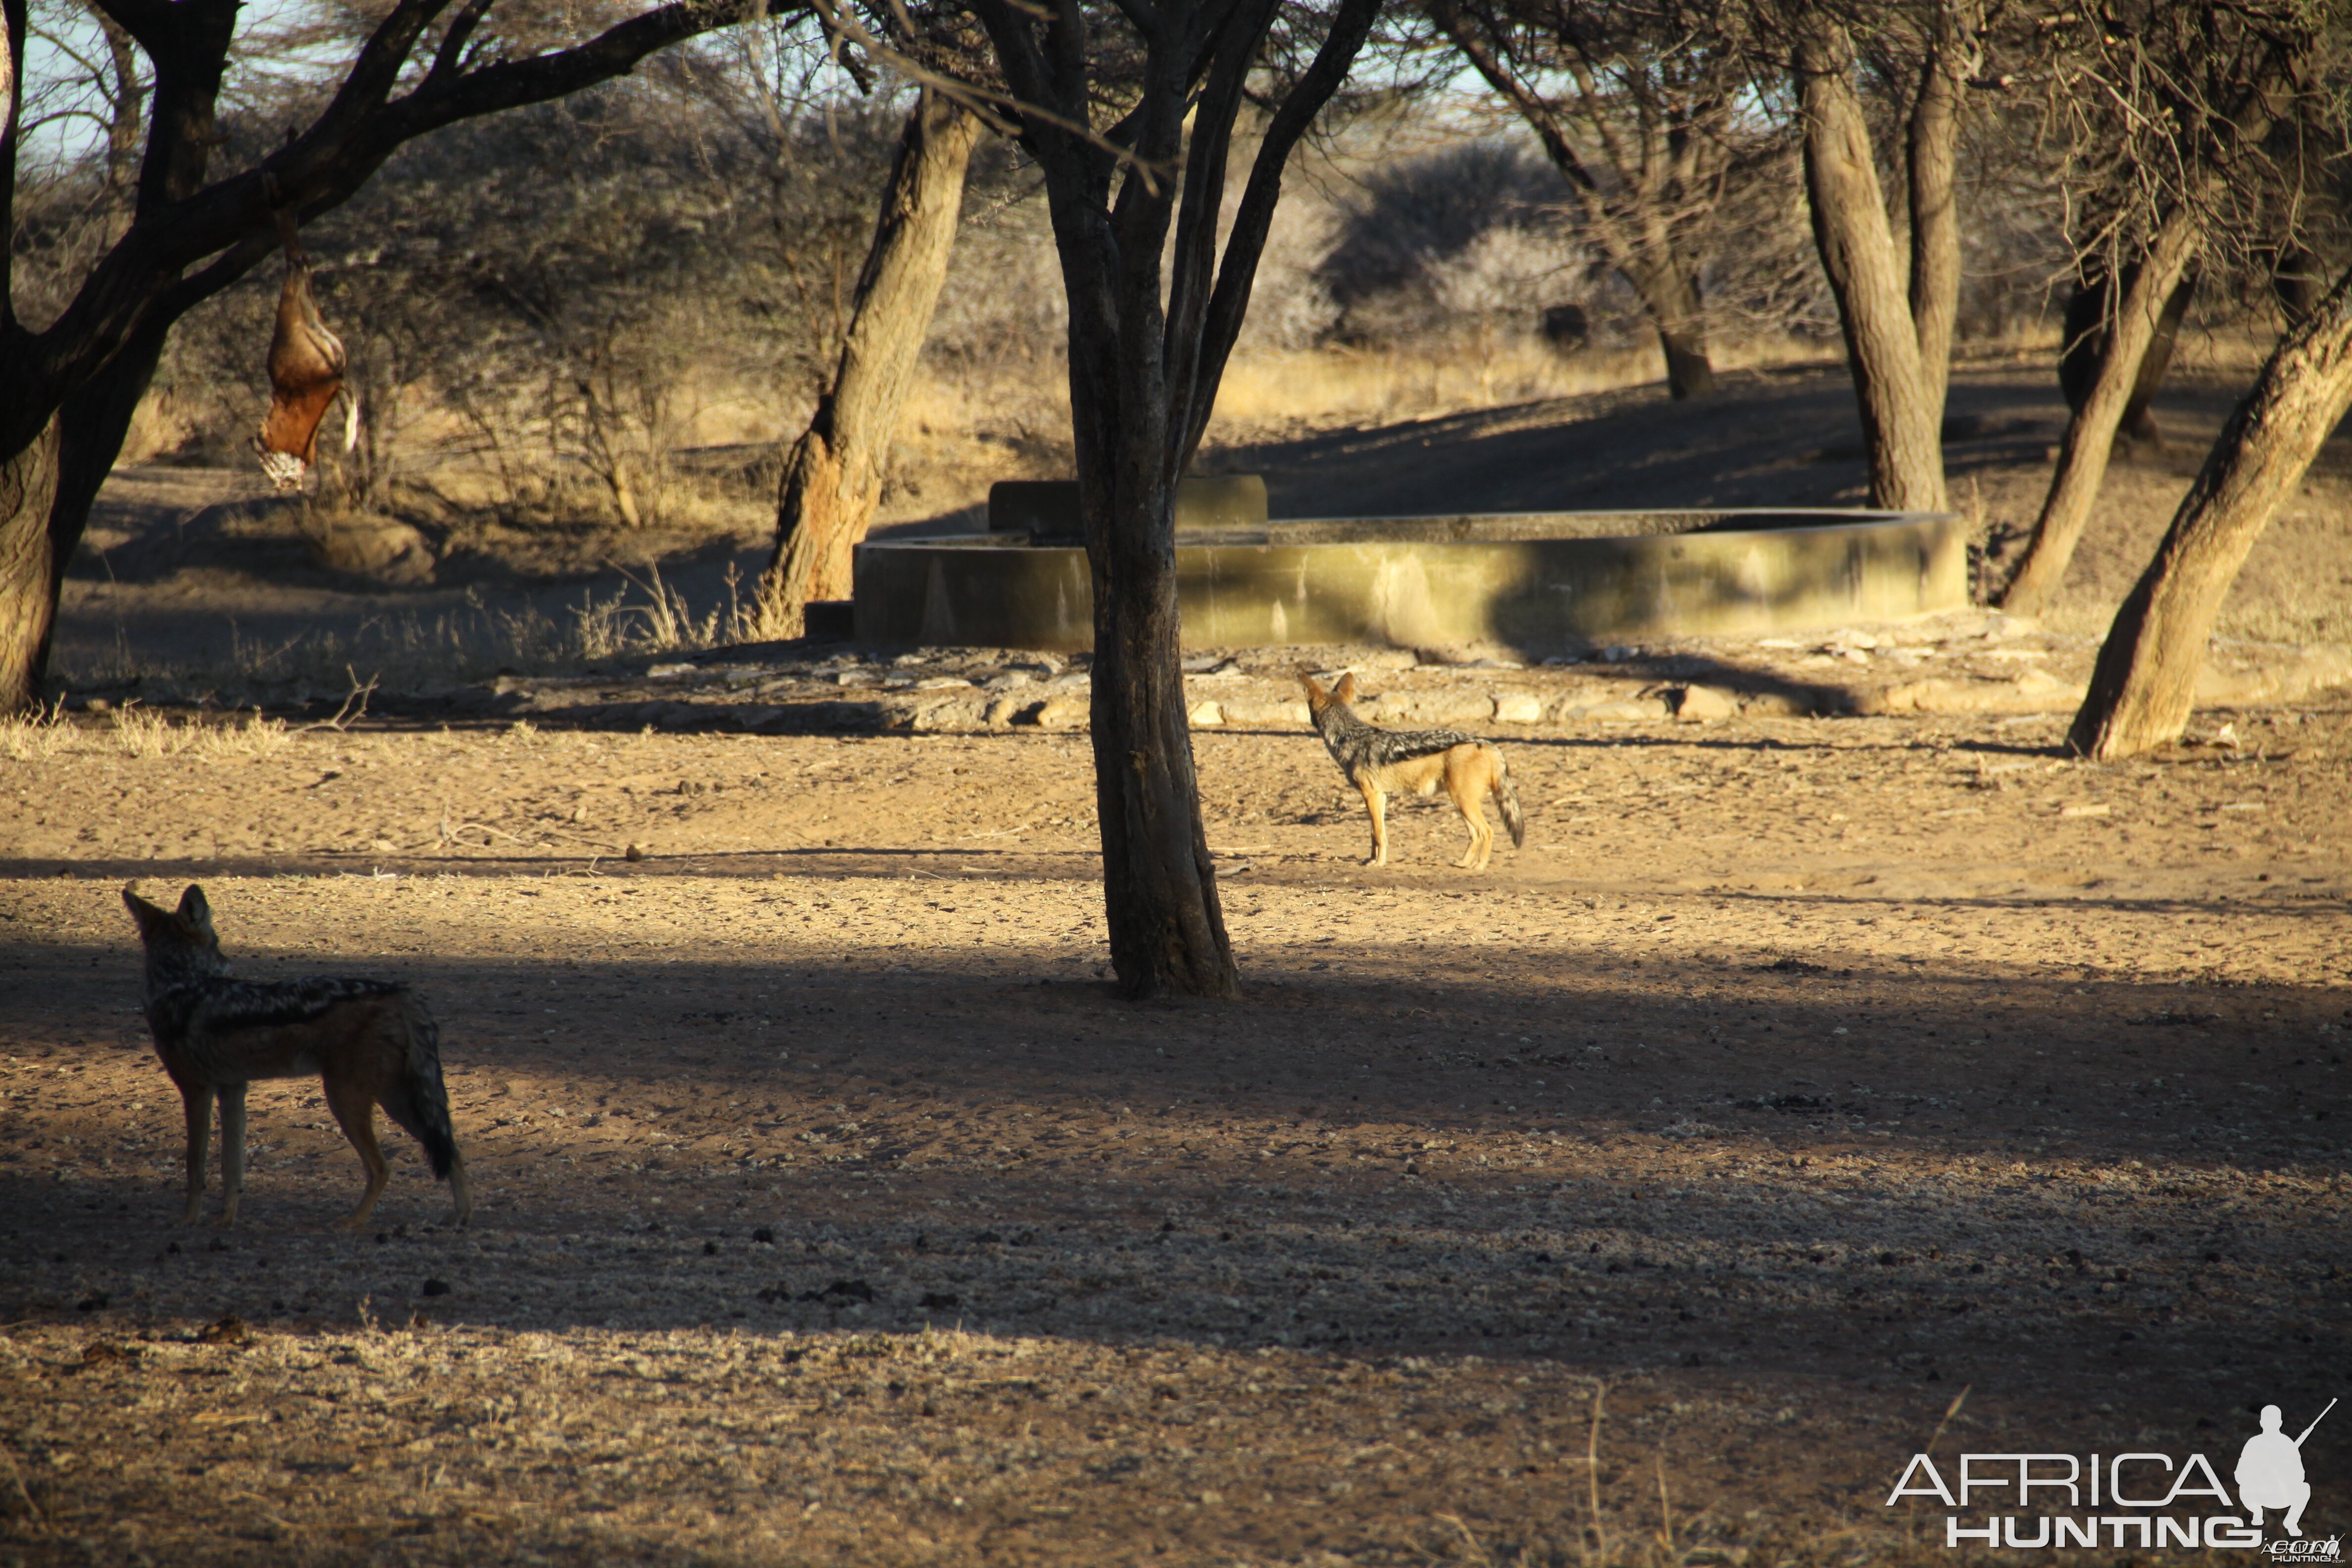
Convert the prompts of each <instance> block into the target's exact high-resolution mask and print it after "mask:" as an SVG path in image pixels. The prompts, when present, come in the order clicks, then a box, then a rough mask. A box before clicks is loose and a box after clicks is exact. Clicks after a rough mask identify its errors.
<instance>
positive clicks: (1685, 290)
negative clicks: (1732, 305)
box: [1617, 254, 1715, 402]
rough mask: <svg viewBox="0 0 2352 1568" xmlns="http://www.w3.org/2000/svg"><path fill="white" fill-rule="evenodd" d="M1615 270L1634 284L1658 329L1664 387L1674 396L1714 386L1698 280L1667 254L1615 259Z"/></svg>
mask: <svg viewBox="0 0 2352 1568" xmlns="http://www.w3.org/2000/svg"><path fill="white" fill-rule="evenodd" d="M1617 270H1618V271H1619V272H1620V273H1621V274H1622V275H1623V277H1624V279H1625V280H1626V281H1627V282H1628V283H1630V284H1632V285H1633V292H1634V294H1635V296H1636V297H1637V298H1639V299H1640V300H1641V301H1642V309H1643V310H1645V311H1647V312H1648V313H1649V317H1650V323H1651V325H1653V326H1654V327H1655V328H1656V329H1657V331H1658V346H1659V347H1660V348H1662V349H1664V351H1665V355H1666V391H1667V393H1668V394H1669V395H1671V396H1673V397H1674V398H1675V400H1676V401H1678V402H1679V401H1681V400H1683V399H1685V398H1691V397H1706V396H1707V395H1710V394H1712V393H1713V392H1714V391H1715V365H1714V364H1713V363H1712V362H1710V361H1709V360H1708V359H1707V357H1706V315H1705V314H1704V312H1702V311H1701V310H1700V308H1699V300H1698V285H1697V284H1696V282H1694V281H1693V280H1692V279H1691V277H1690V275H1689V274H1688V272H1686V271H1685V269H1684V268H1682V267H1680V266H1678V265H1677V264H1676V263H1675V258H1674V257H1673V256H1672V255H1671V254H1669V255H1667V256H1665V257H1664V258H1663V259H1660V258H1647V257H1645V258H1638V259H1637V258H1635V257H1633V255H1631V254H1628V255H1626V256H1625V257H1623V258H1622V259H1620V260H1619V262H1618V265H1617Z"/></svg>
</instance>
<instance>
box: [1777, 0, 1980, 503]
mask: <svg viewBox="0 0 2352 1568" xmlns="http://www.w3.org/2000/svg"><path fill="white" fill-rule="evenodd" d="M1852 63H1853V47H1852V45H1851V44H1850V43H1849V42H1848V41H1847V39H1846V37H1845V35H1844V33H1843V31H1842V30H1840V29H1839V28H1837V27H1836V26H1834V25H1833V24H1831V23H1828V22H1822V21H1816V22H1814V23H1813V24H1812V25H1811V26H1809V27H1808V29H1807V30H1806V32H1805V34H1804V36H1803V37H1801V39H1800V40H1799V42H1798V46H1797V58H1796V74H1797V97H1798V105H1799V109H1800V110H1801V114H1802V116H1803V121H1804V144H1805V194H1806V196H1807V199H1808V205H1810V206H1811V208H1812V220H1813V243H1814V245H1815V246H1816V247H1817V248H1818V249H1819V250H1820V252H1821V258H1822V270H1823V271H1824V272H1825V273H1827V274H1828V275H1829V280H1830V288H1831V289H1832V292H1834V293H1835V294H1836V296H1837V301H1838V321H1839V324H1840V326H1841V327H1842V328H1843V331H1844V333H1845V348H1846V363H1847V364H1848V366H1849V367H1850V368H1851V369H1852V371H1853V385H1854V396H1855V399H1856V401H1857V402H1858V403H1859V404H1860V405H1861V408H1862V427H1863V436H1864V440H1865V441H1866V443H1867V445H1868V447H1869V452H1870V501H1871V504H1872V505H1873V506H1877V507H1887V508H1893V509H1896V510H1906V511H1941V510H1943V509H1944V451H1943V432H1942V410H1943V401H1944V398H1943V388H1942V368H1943V367H1942V366H1941V365H1937V366H1936V367H1934V374H1932V375H1931V374H1930V367H1929V366H1928V364H1927V361H1926V360H1925V359H1924V358H1923V356H1922V354H1921V352H1920V330H1919V325H1918V323H1917V322H1916V321H1915V320H1914V319H1913V316H1912V312H1911V309H1910V306H1909V304H1908V302H1907V301H1906V298H1905V289H1904V279H1903V271H1904V268H1903V266H1902V262H1901V253H1900V252H1899V251H1898V250H1897V249H1896V248H1895V235H1894V231H1893V230H1892V229H1891V228H1890V227H1889V226H1888V224H1887V221H1886V202H1885V194H1884V192H1883V190H1882V189H1881V187H1880V185H1879V183H1878V169H1877V163H1876V160H1875V154H1874V151H1873V149H1872V146H1871V142H1870V126H1869V122H1868V121H1867V120H1866V119H1865V118H1864V114H1863V109H1862V101H1861V100H1860V99H1859V98H1858V97H1857V96H1856V95H1855V93H1854V89H1853V83H1852V82H1851V81H1849V80H1848V79H1847V71H1848V70H1849V68H1851V66H1852ZM1955 276H1957V274H1955ZM1948 341H1949V340H1948V338H1947V339H1946V343H1947V349H1948Z"/></svg>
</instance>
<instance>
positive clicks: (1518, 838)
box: [1495, 752, 1528, 849]
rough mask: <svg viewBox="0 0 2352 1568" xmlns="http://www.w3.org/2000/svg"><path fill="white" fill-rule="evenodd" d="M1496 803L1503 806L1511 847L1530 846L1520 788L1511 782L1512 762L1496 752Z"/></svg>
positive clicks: (1504, 822) (1521, 847)
mask: <svg viewBox="0 0 2352 1568" xmlns="http://www.w3.org/2000/svg"><path fill="white" fill-rule="evenodd" d="M1495 803H1496V805H1500V806H1501V807H1502V808H1503V826H1505V827H1507V828H1509V829H1510V831H1511V847H1512V848H1514V849H1524V848H1526V847H1527V846H1528V819H1527V818H1526V817H1525V816H1522V815H1520V812H1519V788H1518V785H1517V784H1513V783H1512V782H1511V764H1510V763H1507V762H1505V761H1504V760H1503V754H1502V753H1501V752H1496V753H1495Z"/></svg>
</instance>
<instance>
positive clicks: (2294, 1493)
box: [2237, 1399, 2336, 1535]
mask: <svg viewBox="0 0 2352 1568" xmlns="http://www.w3.org/2000/svg"><path fill="white" fill-rule="evenodd" d="M2335 1408H2336V1401H2334V1400H2333V1399H2331V1400H2329V1401H2328V1402H2327V1410H2333V1409H2335ZM2327 1410H2323V1411H2321V1412H2320V1413H2319V1414H2318V1415H2315V1416H2314V1417H2312V1421H2311V1426H2306V1427H2305V1428H2304V1429H2303V1432H2302V1435H2301V1436H2294V1437H2290V1436H2287V1435H2286V1434H2285V1433H2284V1432H2283V1431H2281V1430H2279V1424H2280V1422H2281V1421H2282V1420H2284V1415H2282V1414H2281V1412H2280V1410H2279V1407H2278V1406H2277V1405H2263V1429H2262V1430H2261V1431H2259V1432H2257V1433H2255V1434H2254V1435H2253V1436H2251V1437H2249V1438H2247V1439H2246V1446H2245V1447H2243V1448H2241V1449H2240V1450H2238V1476H2237V1479H2238V1500H2239V1501H2240V1502H2242V1503H2244V1504H2245V1505H2246V1522H2247V1523H2248V1524H2249V1525H2251V1526H2252V1527H2253V1528H2254V1529H2256V1530H2260V1529H2261V1528H2262V1527H2263V1510H2264V1509H2266V1508H2281V1509H2284V1510H2286V1517H2285V1518H2284V1519H2283V1520H2281V1521H2279V1528H2280V1529H2282V1530H2284V1531H2286V1532H2287V1533H2288V1534H2289V1535H2301V1534H2302V1533H2303V1510H2304V1509H2305V1506H2306V1505H2307V1504H2309V1503H2310V1501H2311V1483H2310V1482H2309V1481H2307V1480H2305V1479H2304V1475H2303V1439H2304V1438H2305V1437H2308V1436H2311V1432H2312V1427H2314V1426H2318V1425H2319V1424H2320V1423H2321V1422H2322V1421H2325V1420H2326V1419H2327Z"/></svg>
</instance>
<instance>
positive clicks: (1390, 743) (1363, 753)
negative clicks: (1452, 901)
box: [1298, 669, 1528, 871]
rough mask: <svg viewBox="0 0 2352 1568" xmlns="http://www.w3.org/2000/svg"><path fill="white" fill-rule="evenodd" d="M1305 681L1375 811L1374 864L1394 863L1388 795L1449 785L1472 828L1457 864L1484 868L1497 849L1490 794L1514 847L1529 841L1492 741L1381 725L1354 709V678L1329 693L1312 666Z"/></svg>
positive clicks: (1321, 721) (1337, 754)
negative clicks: (1488, 802) (1489, 815)
mask: <svg viewBox="0 0 2352 1568" xmlns="http://www.w3.org/2000/svg"><path fill="white" fill-rule="evenodd" d="M1298 679H1299V681H1300V683H1301V684H1303V685H1304V686H1305V687H1306V688H1307V712H1308V713H1309V714H1310V715H1312V716H1313V718H1314V720H1315V729H1316V732H1317V733H1318V734H1320V735H1321V736H1322V737H1323V744H1324V747H1325V748H1326V749H1327V750H1328V751H1329V752H1330V753H1331V760H1332V761H1333V762H1335V763H1339V771H1340V772H1341V773H1345V774H1347V775H1348V782H1349V784H1354V785H1355V786H1356V787H1357V788H1358V789H1360V790H1361V791H1362V792H1363V795H1364V807H1365V809H1366V810H1368V811H1370V813H1371V814H1372V854H1371V858H1370V860H1369V861H1367V862H1366V864H1367V865H1372V866H1385V865H1387V864H1388V863H1389V830H1388V822H1387V819H1386V816H1385V815H1384V814H1385V812H1386V808H1387V805H1388V797H1389V796H1390V795H1434V794H1436V793H1437V786H1438V784H1440V783H1441V782H1442V783H1444V785H1445V793H1446V794H1447V795H1451V796H1453V797H1454V805H1458V806H1460V807H1461V808H1462V820H1463V821H1465V822H1466V823H1468V824H1469V825H1470V847H1469V848H1468V849H1466V850H1465V851H1464V852H1463V855H1462V858H1461V859H1459V860H1456V861H1455V862H1454V864H1455V865H1456V866H1460V867H1462V868H1465V870H1471V871H1483V870H1485V869H1486V861H1487V858H1488V857H1490V856H1492V855H1493V854H1494V853H1495V830H1494V829H1493V828H1491V827H1489V826H1486V812H1485V811H1484V810H1482V809H1481V803H1482V802H1484V801H1485V799H1486V796H1487V795H1490V794H1491V795H1493V796H1494V797H1495V804H1496V805H1498V806H1500V807H1501V808H1502V813H1503V826H1505V827H1507V828H1509V829H1510V832H1511V847H1513V848H1515V849H1516V848H1518V847H1521V846H1523V845H1525V844H1526V842H1527V837H1528V824H1527V819H1526V818H1525V817H1523V816H1520V815H1519V792H1518V791H1517V789H1516V788H1515V787H1513V785H1512V784H1511V771H1510V768H1509V766H1508V765H1507V763H1504V761H1503V753H1502V752H1500V751H1498V750H1496V747H1495V745H1494V743H1493V742H1489V741H1481V740H1478V739H1477V738H1475V736H1470V735H1465V734H1463V733H1462V732H1461V731H1457V730H1376V729H1374V728H1373V727H1372V726H1371V725H1370V724H1367V723H1365V722H1364V721H1362V720H1361V719H1359V718H1357V717H1356V714H1355V710H1353V709H1351V708H1349V706H1348V704H1349V702H1351V701H1353V700H1355V696H1356V678H1355V676H1354V675H1352V674H1349V675H1343V676H1341V677H1340V678H1339V681H1338V682H1337V683H1336V684H1335V685H1333V686H1332V687H1331V689H1329V690H1328V691H1327V690H1325V689H1323V688H1322V687H1321V686H1319V685H1318V684H1317V683H1316V679H1315V677H1314V676H1313V675H1311V674H1309V673H1308V672H1307V671H1306V670H1303V669H1302V670H1300V671H1299V672H1298Z"/></svg>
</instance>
